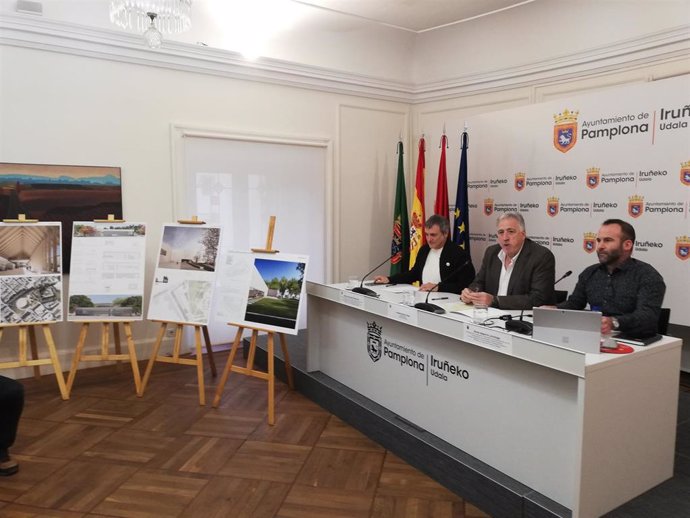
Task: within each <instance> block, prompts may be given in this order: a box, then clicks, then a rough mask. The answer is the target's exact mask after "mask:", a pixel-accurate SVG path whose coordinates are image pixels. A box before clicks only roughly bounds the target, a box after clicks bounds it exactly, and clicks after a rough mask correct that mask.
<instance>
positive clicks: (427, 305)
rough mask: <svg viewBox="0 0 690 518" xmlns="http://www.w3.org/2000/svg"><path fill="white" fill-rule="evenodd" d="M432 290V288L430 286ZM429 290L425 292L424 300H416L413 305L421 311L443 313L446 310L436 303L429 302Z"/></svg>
mask: <svg viewBox="0 0 690 518" xmlns="http://www.w3.org/2000/svg"><path fill="white" fill-rule="evenodd" d="M434 287H435V288H436V287H438V284H437V285H436V286H434ZM432 290H433V288H432ZM432 290H429V291H428V292H427V294H426V299H425V300H424V302H417V303H416V304H415V305H414V307H415V308H417V309H421V310H422V311H428V312H429V313H436V314H438V315H443V314H444V313H445V312H446V310H445V309H443V308H442V307H441V306H437V305H436V304H432V303H431V302H429V295H431V291H432Z"/></svg>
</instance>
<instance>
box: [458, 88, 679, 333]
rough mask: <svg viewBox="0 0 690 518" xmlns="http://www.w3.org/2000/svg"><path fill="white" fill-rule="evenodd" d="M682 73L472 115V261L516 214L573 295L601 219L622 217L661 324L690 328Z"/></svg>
mask: <svg viewBox="0 0 690 518" xmlns="http://www.w3.org/2000/svg"><path fill="white" fill-rule="evenodd" d="M688 92H690V77H689V76H684V77H678V78H673V79H665V80H662V81H655V82H651V83H645V84H640V85H634V86H626V87H622V88H612V89H606V90H601V91H598V92H596V93H593V94H589V95H586V96H578V97H572V98H564V99H561V100H559V101H554V102H547V103H541V104H536V105H531V106H525V107H521V108H516V109H511V110H505V111H500V112H492V113H488V114H483V115H480V116H477V117H474V118H472V119H471V120H470V121H469V127H470V131H471V134H472V153H471V154H470V157H469V166H468V169H469V171H470V173H471V177H470V181H469V182H468V183H469V185H468V188H469V198H470V219H471V221H472V233H471V234H470V239H471V240H472V241H473V242H474V243H473V245H472V259H473V261H474V263H475V264H479V263H480V261H481V257H482V255H483V253H484V249H485V248H486V247H487V246H488V245H490V244H493V243H495V242H496V236H495V220H496V217H497V216H498V215H499V214H501V213H503V212H520V213H521V214H522V215H523V216H524V218H525V221H526V224H527V235H528V236H529V237H530V238H531V239H533V240H534V241H536V242H538V243H540V244H542V245H544V246H546V247H548V248H550V249H551V251H552V252H553V253H554V255H555V256H556V278H558V277H560V276H561V275H562V274H563V273H565V272H566V271H568V270H572V271H573V275H572V276H571V277H569V278H567V279H565V280H564V281H563V282H561V283H559V285H558V288H559V289H567V290H568V291H569V292H572V289H573V288H574V286H575V283H576V281H577V277H578V275H579V273H580V272H581V271H582V270H583V269H584V268H585V267H587V266H589V265H590V264H593V263H596V262H597V261H598V260H597V256H596V234H597V231H598V229H599V227H600V225H601V223H602V222H603V221H604V220H605V219H608V218H620V219H623V220H626V221H628V222H630V223H631V224H632V225H633V226H634V227H635V230H636V233H637V240H636V244H635V252H634V254H633V257H636V258H638V259H640V260H642V261H645V262H647V263H650V264H652V265H653V266H654V267H655V268H656V269H657V270H659V272H660V273H661V274H662V275H663V277H664V279H665V281H666V287H667V289H666V297H665V299H664V306H665V307H670V308H671V322H673V323H676V324H682V325H690V311H688V310H687V308H688V307H689V306H690V237H689V236H690V218H689V217H688V213H689V212H690V129H688V123H690V98H689V97H690V95H689V94H688Z"/></svg>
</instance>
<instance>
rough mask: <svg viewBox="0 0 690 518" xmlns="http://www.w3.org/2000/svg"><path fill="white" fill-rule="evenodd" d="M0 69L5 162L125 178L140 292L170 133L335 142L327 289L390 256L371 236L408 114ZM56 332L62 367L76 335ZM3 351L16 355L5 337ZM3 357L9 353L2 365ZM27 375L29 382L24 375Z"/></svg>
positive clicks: (209, 85) (123, 70)
mask: <svg viewBox="0 0 690 518" xmlns="http://www.w3.org/2000/svg"><path fill="white" fill-rule="evenodd" d="M0 63H2V75H1V76H0V91H1V92H2V96H1V97H0V113H1V114H2V118H1V120H0V160H1V161H6V162H30V163H47V164H84V165H112V166H120V167H122V184H123V203H124V215H125V218H126V219H129V220H132V221H144V222H146V223H147V224H148V225H149V228H150V229H151V234H150V235H149V236H148V241H147V262H146V268H147V285H149V284H150V282H151V276H152V274H153V270H154V265H155V261H156V258H157V254H158V252H159V250H158V243H159V241H160V228H161V225H162V224H163V223H164V222H170V221H172V220H173V218H174V214H173V205H172V203H173V202H172V200H173V192H172V187H171V136H170V132H171V130H170V125H171V124H172V123H177V124H181V125H186V126H192V127H196V128H204V127H206V128H215V129H218V128H224V129H226V130H227V131H228V132H230V133H233V134H244V133H247V134H261V135H268V136H281V137H286V136H294V137H295V138H302V137H309V138H316V139H326V140H331V141H333V142H334V147H335V148H336V149H337V150H340V151H339V152H338V153H337V154H336V155H337V156H336V158H335V160H336V164H335V169H336V171H337V172H336V173H335V177H336V184H335V185H334V200H332V206H333V207H334V208H335V209H334V210H336V214H335V217H334V228H331V229H328V232H329V233H331V234H332V235H333V236H334V246H335V248H336V249H337V250H342V251H343V254H344V255H343V257H344V262H345V264H342V265H341V266H340V268H338V263H340V262H343V261H342V260H340V257H339V258H338V260H336V261H335V262H336V265H335V266H336V268H335V270H334V272H335V275H334V279H333V280H338V279H339V278H340V277H339V275H340V274H339V271H346V272H350V271H353V272H354V271H356V272H361V271H364V270H366V269H368V267H369V264H370V257H374V258H378V257H385V256H386V255H387V253H388V250H389V248H390V243H389V241H388V238H387V237H385V238H382V239H378V237H377V238H376V239H374V238H373V237H372V236H387V235H388V231H389V227H390V221H389V220H390V219H391V218H392V214H393V199H392V196H389V195H388V194H389V193H391V192H393V189H394V186H395V173H396V155H395V141H396V139H397V138H398V135H399V134H400V133H401V132H406V130H407V128H406V127H405V121H406V118H407V113H408V111H409V107H408V106H407V105H406V104H401V103H392V102H385V101H374V100H368V99H356V98H353V97H349V96H344V95H336V94H327V93H318V92H314V91H310V90H305V89H298V88H292V87H280V86H275V85H268V84H263V83H252V82H248V81H240V80H233V79H226V78H220V77H214V76H205V75H199V74H193V73H188V72H176V71H172V70H165V69H158V68H151V67H145V66H139V65H132V64H125V63H116V62H109V61H105V60H99V59H90V58H84V57H77V56H70V55H64V54H58V53H53V52H44V51H38V50H29V49H21V48H14V47H0ZM342 150H345V151H344V152H343V151H342ZM340 193H346V196H345V197H343V196H341V194H340ZM371 221H376V222H377V223H375V224H374V225H372V224H371ZM291 231H295V232H309V229H308V228H304V229H293V230H291ZM354 250H357V251H363V253H359V252H355V251H354ZM65 291H67V290H65ZM55 327H56V329H55V330H54V333H55V334H56V342H57V343H58V347H59V348H60V349H61V351H62V352H63V356H62V361H63V366H65V367H66V366H68V365H69V363H68V360H69V359H70V358H71V352H72V351H73V349H74V346H75V344H76V340H77V335H76V329H77V326H75V325H73V324H68V323H64V324H60V325H59V326H55ZM156 330H157V328H156V327H154V326H152V325H144V324H142V325H137V326H135V329H134V333H135V339H136V341H137V343H142V344H146V345H144V346H143V347H140V348H139V351H140V353H141V354H142V355H143V356H146V354H144V353H147V352H148V350H149V349H150V345H148V344H149V343H150V342H151V340H152V339H153V338H154V336H155V332H156ZM212 338H213V337H212ZM96 339H97V337H96V336H93V337H91V338H90V341H91V340H93V342H95V341H96ZM4 340H10V341H9V342H8V343H13V342H11V337H10V336H9V333H8V334H7V335H6V336H5V337H4ZM7 354H10V353H9V352H8V351H6V350H4V351H3V356H4V355H7ZM14 354H16V353H14ZM23 375H29V371H28V369H24V371H23Z"/></svg>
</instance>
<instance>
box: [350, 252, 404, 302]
mask: <svg viewBox="0 0 690 518" xmlns="http://www.w3.org/2000/svg"><path fill="white" fill-rule="evenodd" d="M396 255H398V254H397V252H396V253H395V254H393V255H391V256H390V257H388V258H387V259H386V260H385V261H382V262H381V264H377V265H376V266H374V267H373V268H372V269H371V271H370V272H368V273H367V274H366V275H365V276H364V277H362V282H361V283H360V285H359V286H357V287H356V288H352V291H353V292H354V293H360V294H362V295H368V296H370V297H378V296H379V295H378V293H376V292H375V291H374V290H372V289H369V288H365V287H364V279H366V278H367V277H369V275H371V274H372V273H374V272H375V271H376V270H377V269H378V268H381V267H382V266H383V265H384V264H386V263H387V262H388V261H390V260H391V259H393V258H394V257H395V256H396Z"/></svg>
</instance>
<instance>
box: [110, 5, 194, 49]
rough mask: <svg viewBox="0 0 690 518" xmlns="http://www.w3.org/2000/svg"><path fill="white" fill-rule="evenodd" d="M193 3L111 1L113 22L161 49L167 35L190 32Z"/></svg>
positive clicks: (153, 46) (151, 45) (111, 19)
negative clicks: (134, 32)
mask: <svg viewBox="0 0 690 518" xmlns="http://www.w3.org/2000/svg"><path fill="white" fill-rule="evenodd" d="M191 10H192V0H110V21H111V22H112V23H114V24H115V25H117V26H118V27H122V28H123V29H128V30H133V31H136V32H140V33H143V34H144V38H145V39H146V43H147V44H148V46H149V47H151V48H158V47H160V46H161V42H162V41H163V34H174V33H177V32H183V31H186V30H189V28H190V27H191V26H192V20H191V17H190V13H191Z"/></svg>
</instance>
